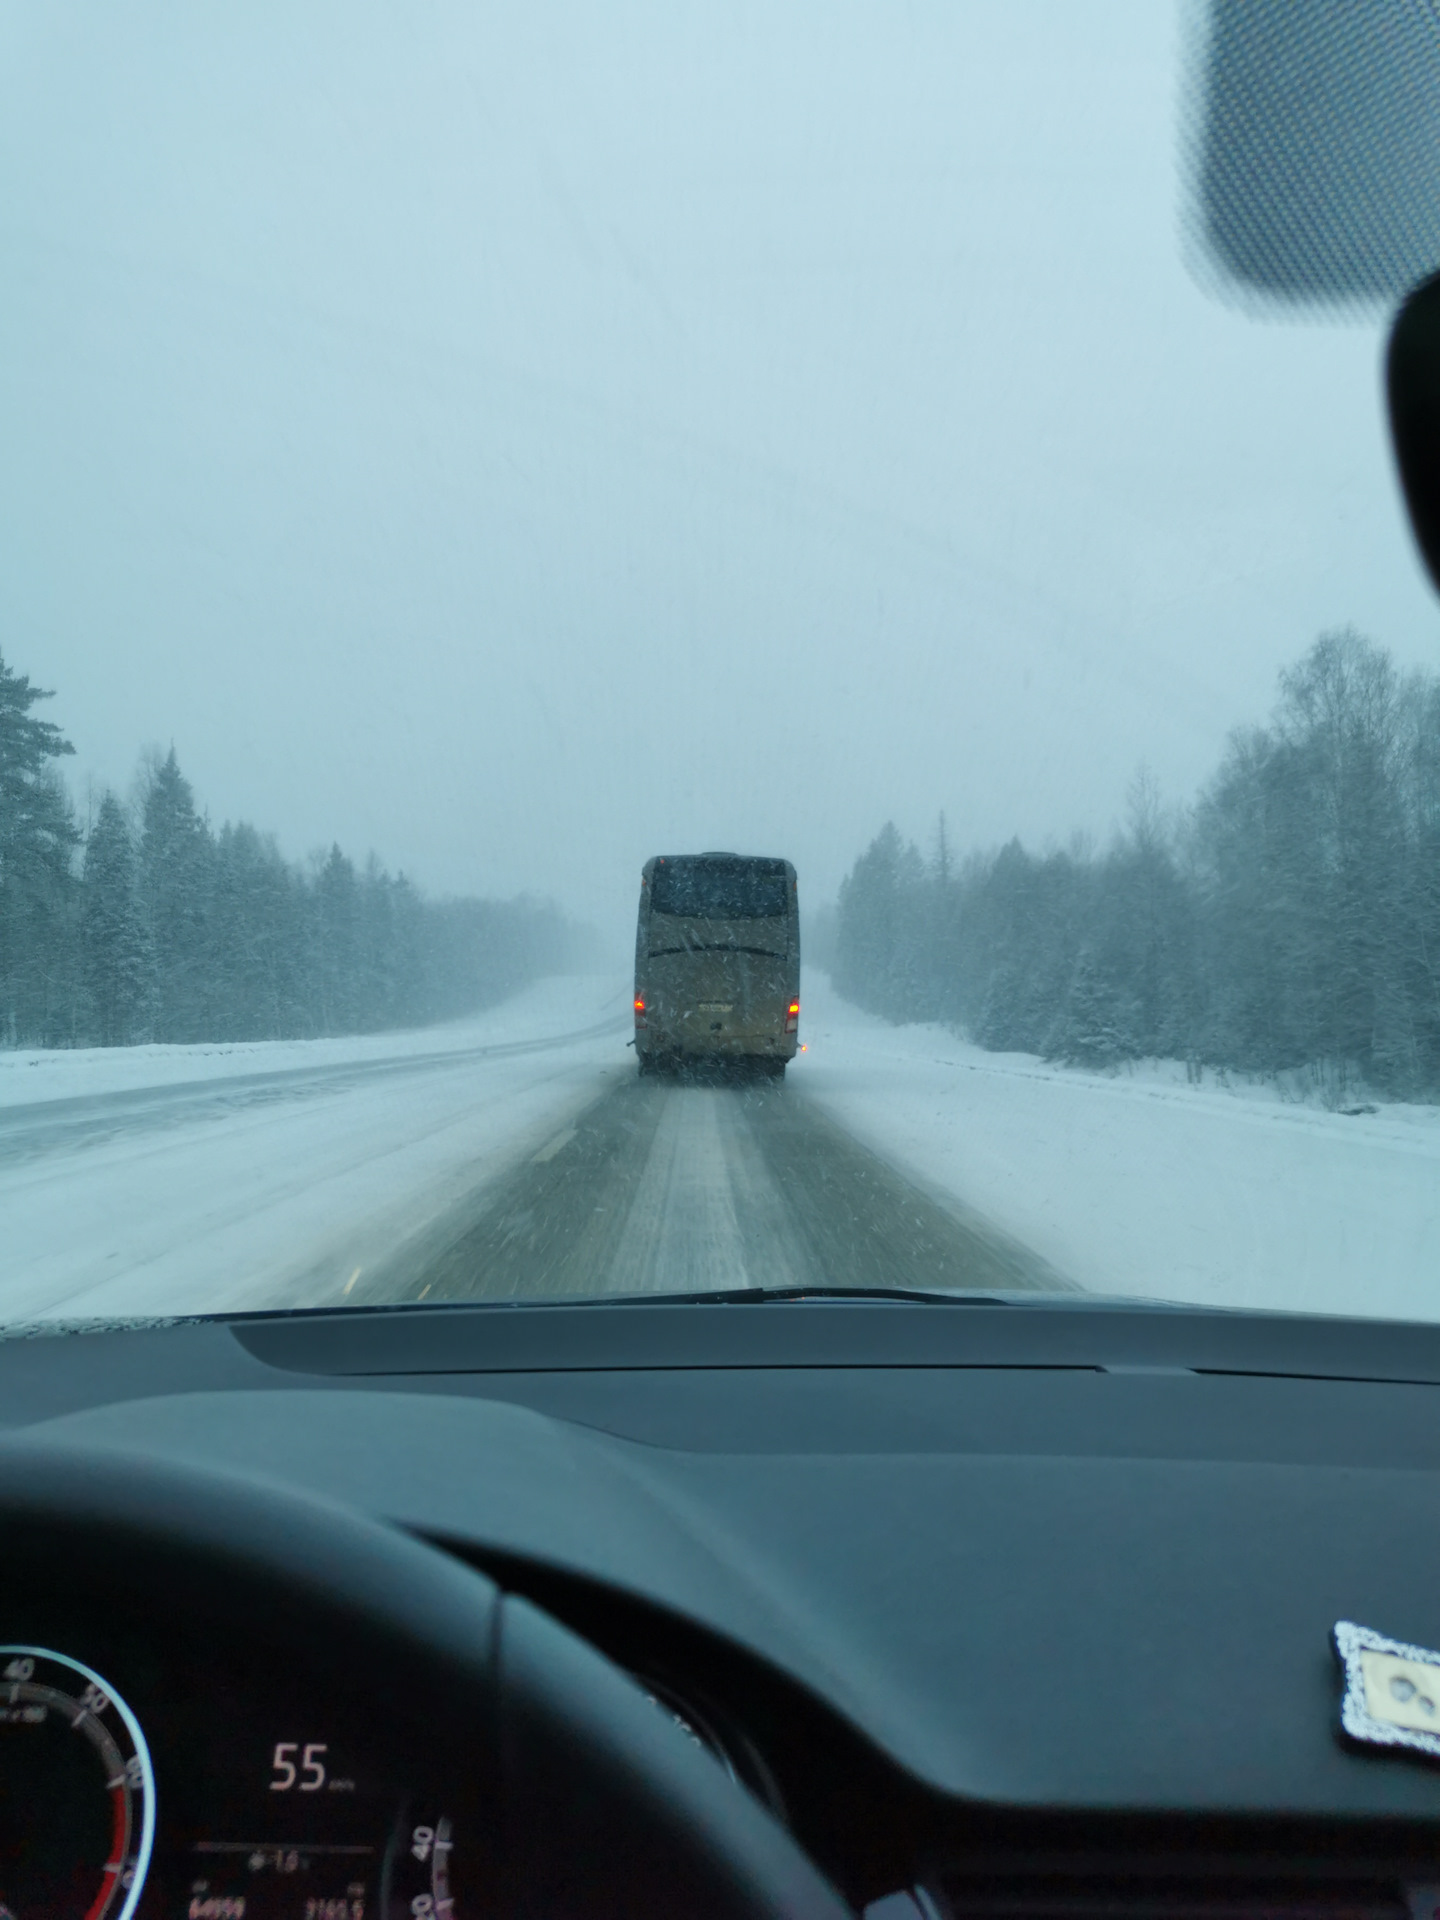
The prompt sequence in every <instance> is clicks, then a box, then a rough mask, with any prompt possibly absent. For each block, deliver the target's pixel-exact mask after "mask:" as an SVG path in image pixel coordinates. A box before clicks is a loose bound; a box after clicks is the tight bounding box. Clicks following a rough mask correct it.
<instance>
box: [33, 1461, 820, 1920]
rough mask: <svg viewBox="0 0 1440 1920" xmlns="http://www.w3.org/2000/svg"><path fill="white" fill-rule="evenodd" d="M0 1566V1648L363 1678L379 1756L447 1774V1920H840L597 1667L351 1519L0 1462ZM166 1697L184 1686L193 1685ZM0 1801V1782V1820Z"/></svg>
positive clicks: (161, 1468)
mask: <svg viewBox="0 0 1440 1920" xmlns="http://www.w3.org/2000/svg"><path fill="white" fill-rule="evenodd" d="M476 1470H477V1472H480V1471H483V1470H484V1468H483V1465H482V1464H481V1463H477V1468H476ZM0 1566H3V1579H0V1648H3V1649H7V1650H8V1649H13V1648H15V1647H16V1646H17V1645H21V1644H26V1643H30V1642H32V1641H34V1643H35V1644H38V1645H40V1646H42V1647H44V1646H54V1645H56V1644H57V1642H56V1640H55V1638H54V1637H53V1629H54V1627H55V1623H57V1622H61V1623H63V1622H65V1621H70V1620H74V1619H77V1618H80V1617H82V1616H83V1614H84V1611H85V1609H87V1608H88V1609H89V1610H90V1611H91V1613H92V1614H93V1613H95V1612H97V1611H100V1610H103V1612H104V1615H105V1617H106V1619H108V1620H121V1621H126V1622H129V1623H130V1625H131V1630H132V1631H134V1630H136V1629H137V1628H138V1629H141V1630H143V1631H144V1632H145V1633H146V1634H147V1636H148V1637H149V1639H150V1641H151V1643H152V1644H153V1646H154V1648H155V1650H156V1653H157V1656H158V1657H159V1658H160V1659H162V1660H163V1658H164V1656H165V1653H166V1649H167V1645H169V1644H171V1643H172V1642H173V1639H174V1635H175V1632H176V1631H177V1630H178V1627H179V1624H180V1623H182V1622H183V1623H184V1625H185V1629H186V1632H187V1633H189V1634H190V1635H191V1642H190V1643H191V1644H193V1643H194V1635H195V1634H197V1633H198V1634H199V1635H200V1636H202V1638H203V1639H204V1640H206V1641H209V1642H210V1643H212V1644H214V1645H215V1646H216V1647H217V1648H223V1647H224V1646H226V1645H227V1644H230V1643H234V1642H236V1641H238V1642H239V1643H241V1644H244V1643H245V1642H246V1641H247V1640H248V1641H250V1642H255V1641H256V1640H257V1639H258V1641H260V1642H262V1643H263V1644H264V1646H265V1648H266V1649H267V1650H268V1653H269V1657H272V1658H273V1659H274V1660H275V1662H276V1663H277V1665H276V1669H275V1670H276V1671H277V1672H285V1671H289V1672H295V1673H303V1674H304V1675H306V1676H307V1678H310V1679H314V1678H322V1679H324V1680H325V1681H326V1683H327V1684H330V1685H332V1686H336V1687H340V1688H345V1689H349V1690H350V1691H351V1693H352V1694H353V1692H354V1690H355V1688H356V1680H357V1675H360V1674H363V1675H364V1676H365V1686H366V1689H367V1711H368V1712H369V1713H370V1714H371V1715H372V1716H374V1719H375V1724H376V1726H377V1730H378V1729H383V1740H384V1745H385V1750H386V1752H387V1753H390V1754H393V1755H395V1756H396V1759H397V1764H404V1763H406V1756H408V1755H412V1754H414V1755H420V1754H423V1755H424V1756H425V1764H426V1765H428V1766H429V1767H430V1768H431V1770H432V1772H433V1771H435V1770H436V1769H439V1770H442V1771H443V1770H446V1769H448V1770H449V1771H450V1772H451V1773H452V1774H454V1775H455V1776H456V1778H457V1779H459V1780H460V1781H462V1782H463V1786H462V1789H461V1790H462V1791H463V1793H464V1794H466V1795H468V1796H469V1804H470V1805H471V1806H472V1807H473V1808H474V1809H475V1813H474V1821H473V1823H472V1827H471V1831H472V1833H473V1834H474V1838H475V1844H474V1845H472V1846H471V1848H470V1863H469V1864H470V1872H469V1876H468V1877H469V1883H470V1887H471V1889H472V1890H473V1897H471V1896H462V1898H461V1900H460V1901H457V1905H456V1909H455V1911H456V1914H457V1920H463V1916H464V1915H465V1914H466V1913H467V1911H470V1910H474V1911H478V1912H481V1913H484V1914H486V1915H497V1914H503V1915H514V1916H535V1920H542V1917H543V1920H561V1917H563V1920H622V1916H624V1917H626V1920H642V1917H643V1920H661V1917H662V1916H670V1915H673V1916H677V1917H678V1916H685V1917H686V1920H742V1916H743V1917H744V1920H770V1917H771V1916H773V1917H774V1920H781V1917H782V1916H784V1920H843V1916H845V1915H846V1914H847V1913H848V1911H849V1909H848V1908H847V1907H846V1906H845V1904H844V1902H843V1901H842V1900H841V1899H840V1898H839V1897H838V1895H837V1894H836V1893H835V1891H834V1890H833V1888H831V1887H830V1886H829V1885H828V1883H827V1882H826V1881H825V1880H824V1879H823V1878H822V1877H821V1876H820V1874H819V1873H818V1872H817V1870H816V1869H815V1867H814V1866H813V1865H812V1863H811V1862H810V1861H809V1860H808V1859H807V1858H806V1856H805V1855H804V1854H803V1853H802V1852H801V1851H800V1849H799V1848H798V1847H797V1846H796V1845H795V1843H794V1842H793V1841H792V1840H791V1838H790V1836H789V1835H788V1834H787V1833H786V1832H785V1831H784V1829H783V1828H782V1827H781V1826H780V1824H779V1823H778V1822H777V1821H775V1820H774V1819H773V1818H772V1817H771V1816H770V1815H769V1814H768V1813H767V1812H766V1811H765V1810H764V1809H763V1808H762V1807H761V1806H760V1805H759V1804H758V1803H757V1802H756V1801H755V1800H753V1799H752V1798H751V1796H750V1795H749V1794H748V1793H747V1792H745V1790H744V1789H743V1788H740V1787H738V1786H737V1785H735V1783H734V1782H733V1781H731V1780H730V1779H729V1778H728V1777H727V1776H726V1774H725V1773H724V1772H723V1771H722V1769H721V1768H720V1767H719V1766H717V1765H716V1764H715V1763H714V1762H713V1760H711V1759H710V1758H709V1756H708V1755H706V1754H704V1753H703V1752H700V1751H698V1750H697V1749H696V1747H695V1746H694V1744H693V1743H692V1742H691V1741H689V1740H687V1739H686V1737H685V1736H684V1734H683V1733H681V1732H679V1731H678V1730H677V1729H676V1728H675V1727H673V1726H672V1725H671V1724H670V1722H669V1721H668V1720H667V1718H666V1717H665V1716H664V1715H663V1714H661V1713H659V1712H657V1711H656V1709H655V1707H654V1705H653V1703H652V1702H650V1701H648V1700H647V1699H646V1698H645V1697H644V1695H643V1694H642V1692H641V1691H640V1689H639V1688H638V1687H637V1686H636V1685H635V1684H634V1683H633V1682H632V1681H631V1680H629V1679H628V1678H627V1677H626V1676H625V1675H623V1674H622V1673H621V1672H620V1671H619V1670H618V1669H617V1668H615V1667H614V1666H612V1665H611V1664H610V1662H609V1661H608V1660H606V1659H605V1658H604V1657H603V1656H602V1655H600V1654H599V1653H597V1652H596V1651H595V1650H594V1649H593V1648H592V1647H590V1646H588V1645H587V1644H586V1643H585V1642H584V1641H582V1640H580V1639H578V1638H577V1637H576V1636H575V1635H574V1634H572V1633H570V1632H569V1631H568V1630H567V1629H566V1628H564V1627H562V1626H560V1625H559V1624H558V1623H557V1622H556V1621H554V1620H552V1619H551V1618H550V1617H549V1616H548V1615H546V1614H544V1613H542V1612H541V1611H540V1610H539V1609H538V1608H536V1607H534V1606H532V1605H530V1604H529V1603H528V1602H527V1601H525V1600H522V1599H519V1598H517V1597H515V1596H513V1595H507V1594H504V1593H502V1592H500V1591H499V1590H498V1589H497V1588H496V1586H495V1585H494V1584H493V1583H492V1582H491V1581H490V1580H488V1579H486V1578H485V1577H484V1576H483V1575H481V1574H479V1573H477V1572H475V1571H473V1570H471V1569H470V1568H468V1567H466V1566H464V1565H462V1564H461V1563H460V1562H458V1561H456V1560H454V1559H452V1558H450V1557H449V1556H448V1555H447V1554H445V1553H442V1552H441V1551H439V1550H438V1549H436V1548H433V1547H430V1546H428V1545H426V1544H424V1543H422V1542H421V1541H419V1540H416V1539H414V1538H412V1537H411V1536H409V1535H407V1534H404V1533H401V1532H399V1531H397V1530H395V1529H393V1528H390V1527H387V1526H384V1525H382V1524H380V1523H378V1522H376V1521H373V1520H371V1519H369V1518H367V1517H365V1516H363V1515H361V1514H359V1513H357V1512H355V1511H353V1510H351V1509H348V1508H345V1507H342V1506H339V1505H335V1504H332V1503H329V1502H326V1501H323V1500H320V1499H315V1498H312V1497H310V1496H308V1495H304V1494H301V1493H298V1492H296V1491H294V1490H292V1489H290V1488H287V1487H283V1486H279V1485H274V1484H271V1483H267V1482H262V1481H257V1480H250V1479H245V1478H240V1477H236V1476H231V1475H228V1474H220V1473H215V1472H212V1471H209V1470H206V1471H203V1472H202V1471H199V1470H194V1469H190V1468H188V1467H180V1466H177V1465H175V1464H173V1463H172V1462H170V1461H166V1460H162V1459H159V1458H152V1457H150V1456H148V1455H140V1454H122V1453H118V1452H111V1451H105V1452H99V1451H88V1450H81V1449H79V1448H72V1447H68V1446H57V1445H53V1444H51V1445H42V1444H38V1443H35V1442H31V1441H26V1440H18V1441H8V1442H5V1443H4V1444H0ZM42 1633H43V1634H45V1635H47V1636H52V1637H47V1638H45V1639H43V1640H35V1636H38V1635H40V1634H42ZM287 1663H288V1664H287ZM187 1679H188V1682H189V1684H191V1685H193V1686H194V1687H196V1688H203V1686H204V1676H203V1674H195V1675H191V1676H187ZM12 1697H13V1696H12ZM102 1697H103V1696H102ZM4 1698H5V1692H4V1688H3V1687H0V1701H3V1699H4ZM8 1787H9V1783H8V1782H7V1781H5V1780H4V1779H3V1778H0V1801H3V1799H4V1797H5V1794H6V1792H7V1790H8ZM162 1802H163V1789H162ZM161 1811H162V1819H163V1813H164V1808H163V1804H162V1809H161ZM4 1893H5V1889H4V1888H3V1886H0V1900H3V1898H4ZM467 1901H468V1905H467ZM415 1910H416V1911H419V1910H420V1909H419V1908H416V1909H415ZM140 1911H141V1912H142V1913H143V1912H144V1906H143V1904H142V1906H141V1909H140Z"/></svg>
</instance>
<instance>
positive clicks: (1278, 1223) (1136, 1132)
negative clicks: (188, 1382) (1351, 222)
mask: <svg viewBox="0 0 1440 1920" xmlns="http://www.w3.org/2000/svg"><path fill="white" fill-rule="evenodd" d="M1203 32H1204V16H1203V14H1202V13H1201V12H1200V11H1199V10H1198V9H1196V8H1191V7H1179V8H1172V7H1168V6H1163V5H1155V4H1152V3H1151V0H1144V3H1143V4H1142V3H1137V4H1133V5H1126V4H1100V5H1095V6H1087V7H1080V6H1075V5H1072V4H1070V3H1069V0H990V3H981V4H974V5H965V6H960V5H954V4H949V3H948V0H947V3H946V4H938V3H937V4H928V3H927V0H917V4H914V5H910V6H905V7H894V6H880V5H866V4H856V5H850V4H842V5H840V6H820V5H812V4H796V5H794V6H781V7H778V8H777V7H775V6H773V5H765V6H760V5H742V6H740V7H738V8H735V9H729V10H724V11H723V12H722V13H721V14H716V13H715V12H714V10H712V9H705V8H702V7H698V6H693V5H688V4H682V5H679V6H674V5H668V4H667V5H661V4H659V0H616V3H615V4H607V5H604V6H600V7H596V6H581V5H578V4H577V5H565V4H558V3H552V0H544V3H543V4H537V5H532V6H526V7H523V8H509V9H505V8H483V7H474V6H471V5H466V4H460V3H459V0H433V3H432V4H428V5H425V6H423V7H398V6H389V5H379V4H365V3H364V0H362V3H361V4H347V5H345V6H344V7H340V6H338V5H318V4H317V5H314V6H303V7H298V8H297V7H295V6H293V5H286V6H279V5H272V4H264V5H256V6H252V7H248V8H243V9H239V10H231V11H229V12H228V13H217V12H215V11H214V10H210V9H201V10H196V9H185V8H178V9H177V8H173V7H169V6H164V7H162V6H159V5H150V4H148V3H147V0H142V4H140V5H137V6H133V7H126V8H123V9H109V10H105V9H101V10H95V9H77V8H73V7H71V6H69V5H65V4H60V5H54V6H46V7H43V8H34V9H24V8H17V9H7V10H6V11H5V13H4V15H3V36H4V45H5V54H4V60H3V63H0V65H3V73H0V91H3V100H4V107H3V112H0V170H3V179H4V183H5V185H4V193H3V199H0V253H3V261H4V281H5V288H6V297H5V301H4V311H3V313H0V435H3V442H4V446H5V458H4V460H3V462H0V524H3V529H4V565H3V567H0V1319H3V1322H4V1325H5V1327H6V1329H7V1330H9V1331H30V1332H36V1331H43V1330H45V1329H46V1328H53V1327H57V1326H59V1325H62V1324H65V1323H71V1324H73V1323H84V1324H88V1325H93V1324H95V1323H102V1324H105V1323H125V1322H133V1321H138V1320H145V1319H151V1318H165V1317H168V1316H185V1315H193V1314H207V1313H234V1312H244V1311H264V1312H273V1311H280V1310H304V1309H316V1308H322V1309H336V1308H349V1309H355V1310H366V1309H376V1308H381V1307H395V1306H397V1305H402V1304H406V1303H417V1302H423V1303H426V1305H427V1306H433V1307H436V1308H441V1307H443V1306H444V1305H445V1304H447V1303H455V1302H461V1301H464V1302H490V1303H494V1304H495V1305H496V1306H497V1307H500V1306H503V1305H505V1304H506V1303H513V1302H517V1301H562V1300H570V1301H574V1300H597V1301H598V1300H605V1299H609V1300H619V1299H623V1298H625V1297H627V1296H628V1297H647V1298H654V1297H655V1296H657V1295H670V1296H677V1297H678V1296H692V1297H693V1296H696V1295H702V1296H703V1295H713V1294H717V1293H726V1294H729V1293H734V1294H735V1295H736V1297H737V1299H749V1300H752V1301H758V1300H763V1299H765V1298H767V1297H770V1296H773V1294H774V1293H776V1292H780V1293H785V1292H786V1291H791V1292H794V1291H800V1292H806V1293H810V1292H819V1291H823V1290H846V1289H863V1290H867V1291H869V1292H871V1293H874V1292H876V1291H878V1290H886V1289H906V1290H909V1291H911V1292H919V1293H935V1294H943V1295H945V1296H952V1295H954V1294H956V1293H959V1294H961V1295H967V1296H971V1297H975V1296H983V1297H987V1298H995V1297H997V1296H998V1297H1002V1298H1005V1299H1007V1300H1011V1301H1014V1302H1016V1303H1017V1304H1020V1305H1023V1302H1024V1300H1025V1299H1026V1298H1027V1297H1034V1296H1036V1295H1040V1294H1047V1293H1048V1294H1054V1293H1064V1294H1066V1295H1067V1296H1071V1297H1073V1298H1074V1299H1075V1300H1076V1301H1077V1303H1079V1302H1082V1301H1083V1300H1084V1299H1085V1298H1087V1297H1089V1298H1097V1299H1104V1298H1106V1297H1110V1298H1115V1297H1127V1298H1137V1297H1138V1298H1143V1299H1146V1300H1154V1301H1166V1300H1170V1301H1187V1302H1197V1303H1202V1304H1204V1305H1207V1306H1213V1307H1216V1308H1279V1309H1305V1310H1310V1311H1315V1310H1319V1311H1326V1312H1337V1313H1362V1314H1372V1315H1379V1316H1396V1317H1412V1318H1423V1317H1428V1316H1431V1315H1432V1314H1434V1313H1435V1312H1436V1311H1437V1309H1440V1291H1437V1275H1440V879H1437V875H1440V864H1437V862H1440V651H1437V647H1436V640H1437V619H1436V609H1435V607H1434V604H1433V602H1432V599H1431V598H1430V596H1429V590H1428V588H1427V587H1426V584H1425V581H1424V576H1423V572H1422V568H1421V565H1420V562H1419V560H1418V558H1417V555H1416V551H1415V548H1414V545H1413V541H1412V537H1411V534H1410V532H1409V529H1408V526H1407V524H1406V520H1405V512H1404V507H1403V503H1402V501H1401V497H1400V493H1399V489H1398V486H1397V483H1396V480H1395V476H1394V470H1393V462H1392V456H1391V453H1390V451H1389V444H1388V441H1387V437H1386V425H1385V409H1384V399H1383V385H1382V362H1383V354H1384V345H1385V338H1386V329H1387V325H1388V321H1389V318H1390V315H1391V313H1392V312H1393V306H1394V303H1393V301H1390V302H1388V303H1387V302H1385V301H1380V302H1378V303H1377V302H1375V301H1373V300H1372V301H1368V302H1367V301H1366V300H1364V299H1359V300H1353V301H1350V302H1349V303H1348V304H1347V303H1345V302H1340V303H1336V304H1335V305H1334V306H1333V310H1325V311H1321V310H1318V309H1307V310H1303V311H1302V310H1300V309H1298V308H1292V309H1285V308H1283V307H1280V306H1276V307H1272V308H1271V309H1268V310H1265V311H1259V310H1257V309H1258V308H1259V307H1261V306H1263V304H1264V303H1263V301H1260V300H1259V299H1258V296H1257V297H1255V298H1251V297H1249V296H1247V295H1245V294H1244V293H1242V292H1239V291H1237V289H1236V287H1235V286H1234V285H1232V284H1230V282H1229V281H1227V277H1226V271H1225V268H1224V265H1223V263H1222V262H1220V261H1219V260H1218V259H1217V258H1216V257H1215V255H1214V253H1213V249H1211V248H1210V245H1209V241H1208V240H1207V231H1208V230H1207V228H1206V224H1205V221H1204V220H1203V219H1202V218H1200V216H1199V215H1198V214H1197V212H1196V204H1197V203H1196V187H1195V177H1196V169H1197V167H1198V166H1199V164H1200V162H1199V160H1198V159H1197V153H1198V151H1199V148H1200V146H1201V145H1202V144H1203V143H1202V142H1201V139H1200V135H1199V134H1198V133H1197V121H1196V114H1197V109H1196V107H1195V104H1194V103H1195V98H1196V88H1195V86H1194V85H1193V84H1192V79H1193V71H1194V70H1195V68H1194V63H1195V61H1196V59H1197V58H1198V57H1200V56H1199V55H1197V51H1196V49H1197V43H1198V42H1199V41H1201V40H1203ZM1201 54H1203V48H1202V49H1201ZM1187 76H1192V77H1191V78H1187Z"/></svg>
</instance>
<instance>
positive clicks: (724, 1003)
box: [700, 1000, 735, 1013]
mask: <svg viewBox="0 0 1440 1920" xmlns="http://www.w3.org/2000/svg"><path fill="white" fill-rule="evenodd" d="M734 1011H735V1002H734V1001H733V1000H702V1001H701V1002H700V1012H701V1013H733V1012H734Z"/></svg>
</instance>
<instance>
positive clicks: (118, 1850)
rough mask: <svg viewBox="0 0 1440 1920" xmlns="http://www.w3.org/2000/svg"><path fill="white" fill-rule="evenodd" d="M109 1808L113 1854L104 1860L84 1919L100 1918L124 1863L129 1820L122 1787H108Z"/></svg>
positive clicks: (111, 1849)
mask: <svg viewBox="0 0 1440 1920" xmlns="http://www.w3.org/2000/svg"><path fill="white" fill-rule="evenodd" d="M110 1808H111V1812H112V1813H113V1814H114V1816H115V1827H114V1831H113V1832H112V1833H111V1835H110V1852H111V1854H112V1855H113V1856H114V1857H113V1858H112V1859H109V1860H107V1861H106V1862H105V1866H104V1868H103V1870H102V1874H101V1880H100V1891H99V1892H98V1893H97V1894H96V1896H95V1898H94V1900H92V1901H91V1903H90V1905H89V1906H88V1907H87V1908H86V1909H85V1920H102V1916H103V1915H104V1913H105V1912H106V1910H107V1908H108V1907H109V1905H110V1900H111V1896H112V1895H113V1894H114V1892H115V1881H116V1878H117V1876H118V1875H119V1873H120V1872H121V1870H122V1868H123V1867H124V1865H125V1842H126V1840H127V1838H128V1837H129V1826H130V1822H129V1820H128V1818H127V1817H126V1814H127V1807H126V1799H125V1789H124V1787H112V1788H111V1789H110Z"/></svg>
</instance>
